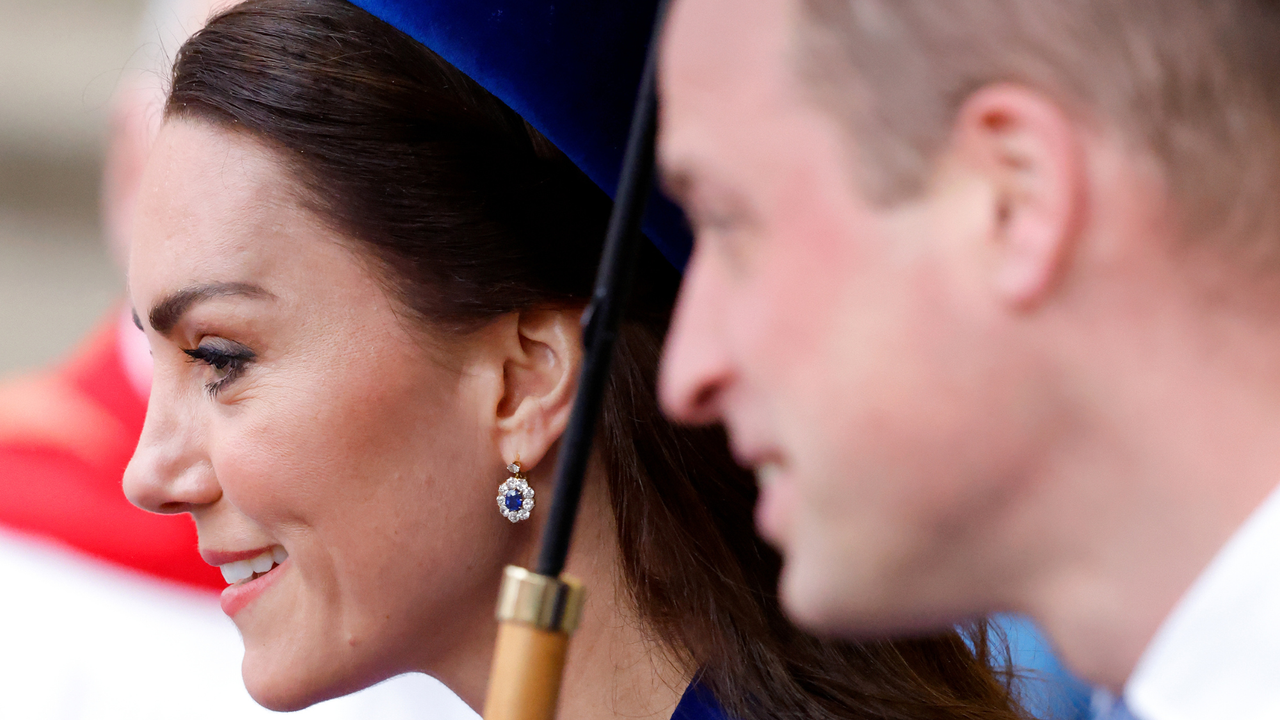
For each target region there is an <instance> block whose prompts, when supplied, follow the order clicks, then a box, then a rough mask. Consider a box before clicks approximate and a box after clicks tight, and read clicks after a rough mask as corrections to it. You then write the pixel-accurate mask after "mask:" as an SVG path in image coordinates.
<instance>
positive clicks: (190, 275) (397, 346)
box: [125, 120, 528, 709]
mask: <svg viewBox="0 0 1280 720" xmlns="http://www.w3.org/2000/svg"><path fill="white" fill-rule="evenodd" d="M294 190H295V186H294V181H293V180H292V179H291V178H290V177H289V175H288V173H287V172H286V171H285V169H284V168H283V166H282V165H281V164H280V162H278V159H277V155H276V154H275V151H274V150H271V149H268V148H267V147H266V146H265V145H262V144H260V143H258V142H256V141H255V140H253V139H252V138H250V137H249V136H247V135H246V134H243V133H237V132H233V131H229V130H224V129H220V128H217V127H214V126H212V125H209V124H204V123H199V122H194V121H183V120H176V121H170V122H168V123H166V126H165V127H164V129H163V130H162V131H161V133H160V136H159V138H158V139H157V142H156V146H155V149H154V151H153V153H152V157H151V159H150V162H149V164H148V168H147V171H146V175H145V180H144V186H143V190H142V195H141V198H140V208H139V227H138V232H137V236H136V238H135V240H134V244H133V246H132V252H131V258H130V264H129V282H130V294H131V298H132V301H133V306H134V308H135V311H136V313H137V315H138V317H139V319H140V324H141V325H142V326H143V328H144V330H145V331H146V333H147V336H148V338H149V340H150V343H151V348H152V354H153V355H154V358H155V376H154V381H153V389H152V395H151V402H150V407H149V409H148V413H147V420H146V428H145V430H144V431H143V436H142V439H141V442H140V444H139V446H138V450H137V453H136V455H135V456H134V458H133V461H132V462H131V463H130V465H129V469H128V471H127V473H126V478H125V491H126V493H127V494H128V495H129V497H130V499H131V500H133V501H134V502H135V503H136V504H138V505H140V506H142V507H144V508H147V509H149V510H153V511H157V512H189V513H191V515H192V517H193V518H194V519H195V523H196V526H197V529H198V531H199V535H200V552H201V554H202V555H203V556H204V558H205V560H206V561H207V562H210V563H211V564H215V565H219V566H221V567H222V568H223V571H224V575H226V576H227V578H228V580H229V582H231V583H232V584H231V585H230V587H229V588H228V590H227V591H226V592H225V593H224V594H223V596H222V606H223V608H224V610H225V611H226V612H227V614H228V615H230V616H231V617H232V618H233V619H234V621H235V623H236V625H237V626H238V627H239V629H240V631H241V634H242V635H243V636H244V642H245V661H244V668H243V669H244V676H245V681H246V684H247V685H248V687H249V690H250V692H251V693H252V694H253V696H254V697H255V699H257V700H258V701H259V702H261V703H263V704H264V705H267V706H268V707H272V708H275V709H292V708H296V707H300V706H303V705H307V704H310V703H312V702H315V701H317V700H320V699H324V698H325V697H329V696H333V695H337V694H341V693H343V692H348V691H351V690H354V689H357V688H358V687H362V686H363V685H365V684H368V682H369V681H370V680H376V679H381V678H383V677H386V676H388V675H390V674H394V673H398V672H403V671H406V670H409V669H412V668H414V667H418V666H420V665H421V664H422V663H424V662H427V661H428V659H429V658H431V657H433V656H439V655H440V654H441V653H445V652H447V651H448V648H449V647H451V646H452V645H456V644H462V643H488V642H489V641H490V639H489V637H488V636H487V635H486V633H491V632H492V629H491V627H492V626H491V614H492V610H491V608H492V599H493V597H495V595H496V587H497V580H498V576H497V573H496V572H494V568H500V567H501V565H502V564H504V563H505V562H507V561H509V560H511V558H508V557H504V553H509V552H510V550H509V548H510V547H512V546H513V545H514V544H513V543H512V542H511V538H512V534H513V533H521V532H528V531H527V530H526V529H525V528H524V526H523V525H522V526H515V527H512V526H511V525H510V523H508V522H507V521H506V520H504V519H503V518H501V517H500V516H499V515H498V513H497V512H496V510H495V508H494V500H493V498H494V492H495V490H496V487H497V484H498V483H499V482H501V480H502V475H501V467H502V465H503V458H502V457H500V455H499V453H498V451H497V449H496V448H495V443H494V441H493V438H492V436H491V432H490V429H489V428H488V426H487V425H486V424H485V422H484V413H483V411H484V410H486V409H491V408H492V406H493V404H495V403H496V402H497V401H498V398H496V397H493V396H492V388H493V387H494V382H493V381H494V378H493V377H492V374H493V371H492V370H491V369H490V368H489V367H488V365H486V364H485V363H482V362H473V358H472V353H471V352H470V350H469V348H470V347H471V346H470V345H469V344H468V343H465V342H461V341H454V342H443V341H441V342H431V341H430V340H429V339H428V338H427V336H426V335H425V331H423V330H418V329H415V328H414V327H413V326H411V324H410V321H409V320H407V319H406V318H405V317H404V316H403V315H402V314H399V313H398V312H397V309H398V306H397V305H396V304H395V302H394V301H393V300H392V299H391V298H390V297H389V295H388V293H387V291H386V284H385V283H384V282H381V280H380V279H379V278H378V277H376V276H375V275H374V273H373V271H372V270H371V269H370V268H372V267H374V264H373V263H369V262H366V259H365V258H364V256H362V255H361V254H360V252H358V251H357V250H354V249H353V247H352V246H351V245H350V244H349V243H346V242H344V241H343V239H342V238H341V236H340V235H339V234H338V233H336V232H335V231H334V230H332V229H330V228H329V227H327V226H326V225H325V224H324V223H323V222H321V221H320V219H319V218H318V217H317V216H316V215H315V214H313V213H312V212H310V211H308V210H306V209H305V208H303V207H302V206H301V205H300V204H299V203H298V202H297V200H296V199H295V196H294ZM498 372H499V374H500V372H501V371H500V369H499V370H498ZM500 380H501V378H500V377H499V378H498V381H499V382H498V385H499V386H500V384H501V383H500ZM473 616H474V619H472V617H473ZM423 628H430V629H431V631H430V632H428V633H423V632H422V629H423Z"/></svg>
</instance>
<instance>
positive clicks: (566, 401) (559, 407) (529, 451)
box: [495, 309, 582, 469]
mask: <svg viewBox="0 0 1280 720" xmlns="http://www.w3.org/2000/svg"><path fill="white" fill-rule="evenodd" d="M581 315H582V313H581V311H580V310H574V309H563V310H530V311H526V312H521V313H519V315H518V317H517V318H516V321H515V327H514V330H515V333H516V337H515V338H514V342H510V343H507V346H508V347H509V348H510V350H509V352H508V355H507V359H506V361H505V363H504V365H503V393H502V397H501V399H500V400H499V402H498V406H497V409H496V413H497V417H496V423H495V428H496V430H497V432H498V448H499V451H500V452H501V453H502V455H503V457H504V458H505V459H506V460H507V461H508V462H510V461H512V460H515V459H516V458H517V457H519V460H520V462H521V463H522V464H523V465H524V467H525V468H526V469H529V468H533V467H536V466H537V465H538V463H540V462H542V459H543V458H544V457H545V456H546V454H547V451H548V450H550V449H551V446H552V445H553V444H555V442H556V441H557V440H559V439H560V436H561V434H563V433H564V429H565V426H566V425H568V423H569V413H570V411H571V410H572V409H573V399H574V395H575V394H576V391H577V388H578V374H579V371H580V370H581V367H582V330H581V328H580V326H579V324H578V323H579V319H580V318H581ZM508 332H510V331H508Z"/></svg>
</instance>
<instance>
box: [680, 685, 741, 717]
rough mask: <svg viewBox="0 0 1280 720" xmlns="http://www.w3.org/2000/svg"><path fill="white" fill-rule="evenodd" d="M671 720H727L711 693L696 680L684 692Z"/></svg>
mask: <svg viewBox="0 0 1280 720" xmlns="http://www.w3.org/2000/svg"><path fill="white" fill-rule="evenodd" d="M671 720H728V718H727V717H726V716H725V714H724V711H723V710H721V709H720V703H718V702H716V699H715V697H714V696H712V695H711V691H710V690H707V689H706V688H705V687H703V686H702V684H701V683H699V682H698V681H697V680H694V681H693V684H691V685H690V686H689V688H688V689H687V690H685V691H684V697H682V698H680V704H679V705H677V706H676V714H675V715H672V716H671Z"/></svg>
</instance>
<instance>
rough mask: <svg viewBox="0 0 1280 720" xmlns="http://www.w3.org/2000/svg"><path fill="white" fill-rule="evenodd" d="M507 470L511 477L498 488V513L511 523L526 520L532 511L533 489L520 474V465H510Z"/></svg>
mask: <svg viewBox="0 0 1280 720" xmlns="http://www.w3.org/2000/svg"><path fill="white" fill-rule="evenodd" d="M507 470H508V471H510V472H511V477H509V478H507V481H506V482H504V483H502V484H501V485H499V486H498V512H500V513H502V517H504V518H506V519H508V520H510V521H511V522H513V523H517V522H520V521H521V520H528V519H529V512H530V511H532V510H533V488H531V487H529V483H528V482H526V481H525V477H524V475H523V474H521V472H520V463H511V464H510V465H508V466H507Z"/></svg>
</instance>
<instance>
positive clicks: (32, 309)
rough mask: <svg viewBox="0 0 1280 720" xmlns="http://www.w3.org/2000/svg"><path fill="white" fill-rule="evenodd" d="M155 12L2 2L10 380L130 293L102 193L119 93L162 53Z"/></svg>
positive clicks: (2, 199)
mask: <svg viewBox="0 0 1280 720" xmlns="http://www.w3.org/2000/svg"><path fill="white" fill-rule="evenodd" d="M145 7H146V3H145V1H144V0H0V376H5V375H10V374H13V373H14V372H17V371H20V370H23V369H27V368H34V367H37V366H39V365H42V364H47V363H48V361H50V360H53V359H55V358H57V357H59V356H61V355H64V354H65V353H66V351H67V350H68V349H70V347H72V346H73V345H74V344H75V343H76V342H77V341H78V340H79V339H81V338H83V337H84V336H85V334H86V333H87V332H88V331H89V330H90V329H91V328H92V327H93V326H94V325H95V324H96V323H97V321H98V320H100V319H101V318H102V317H103V315H104V314H105V313H106V312H107V311H109V310H110V309H111V308H112V307H113V306H114V304H115V303H116V302H118V301H119V298H120V297H121V295H122V291H123V288H124V280H123V277H122V276H121V273H120V272H119V271H118V270H117V268H116V266H115V265H114V264H113V262H112V260H111V257H110V252H109V250H108V249H107V247H106V244H105V242H104V241H103V239H102V236H101V229H100V227H101V226H100V222H99V219H98V184H99V178H100V176H101V172H102V162H103V154H104V140H105V137H106V131H107V119H108V111H109V108H110V98H111V95H112V92H113V91H114V90H115V89H116V87H117V85H118V84H119V82H120V80H121V78H122V77H123V76H124V75H125V72H126V70H127V69H129V68H138V67H142V66H143V63H144V61H143V59H142V56H143V55H145V54H146V52H154V51H155V48H154V47H152V48H144V47H143V46H144V42H143V40H142V36H141V34H140V32H139V27H140V23H141V21H142V18H143V15H144V10H145ZM152 42H153V44H154V41H152Z"/></svg>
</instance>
